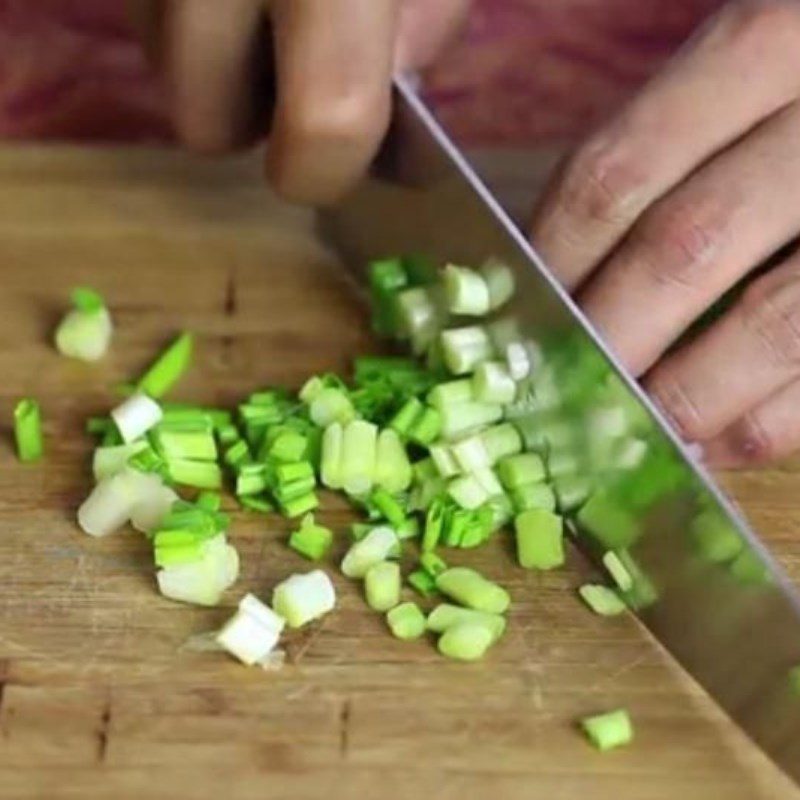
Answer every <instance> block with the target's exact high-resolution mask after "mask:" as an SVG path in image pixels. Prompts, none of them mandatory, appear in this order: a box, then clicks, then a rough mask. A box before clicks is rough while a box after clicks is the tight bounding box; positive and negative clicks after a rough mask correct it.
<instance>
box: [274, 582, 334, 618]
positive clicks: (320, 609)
mask: <svg viewBox="0 0 800 800" xmlns="http://www.w3.org/2000/svg"><path fill="white" fill-rule="evenodd" d="M335 605H336V591H335V589H334V588H333V583H331V579H330V578H329V577H328V576H327V575H326V574H325V573H324V572H323V571H322V570H320V569H317V570H314V571H313V572H309V573H307V574H305V575H292V576H291V577H290V578H287V579H286V580H285V581H283V582H282V583H279V584H278V585H277V586H276V587H275V590H274V591H273V593H272V608H273V609H274V610H275V613H276V614H278V615H279V616H281V617H283V618H284V619H285V620H286V624H287V625H288V626H289V627H290V628H299V627H300V626H302V625H305V624H306V623H307V622H311V621H312V620H315V619H318V618H319V617H321V616H323V615H325V614H327V613H328V612H329V611H332V610H333V607H334V606H335Z"/></svg>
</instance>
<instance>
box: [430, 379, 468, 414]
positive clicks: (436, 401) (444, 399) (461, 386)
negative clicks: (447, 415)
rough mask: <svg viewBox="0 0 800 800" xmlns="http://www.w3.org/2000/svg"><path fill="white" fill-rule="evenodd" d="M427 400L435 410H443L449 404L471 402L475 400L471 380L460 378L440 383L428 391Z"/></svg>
mask: <svg viewBox="0 0 800 800" xmlns="http://www.w3.org/2000/svg"><path fill="white" fill-rule="evenodd" d="M427 400H428V403H429V404H430V405H431V406H433V408H435V409H436V410H437V411H443V410H444V409H445V408H448V407H449V406H457V405H461V403H471V402H473V401H474V400H475V392H474V390H473V386H472V381H471V380H470V379H469V378H462V379H461V380H457V381H449V382H447V383H440V384H439V385H438V386H434V388H433V389H431V390H430V392H428V397H427Z"/></svg>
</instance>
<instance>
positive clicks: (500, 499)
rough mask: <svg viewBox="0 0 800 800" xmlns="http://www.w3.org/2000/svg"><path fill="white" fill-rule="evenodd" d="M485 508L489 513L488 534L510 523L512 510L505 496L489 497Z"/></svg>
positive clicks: (512, 514) (509, 501)
mask: <svg viewBox="0 0 800 800" xmlns="http://www.w3.org/2000/svg"><path fill="white" fill-rule="evenodd" d="M486 506H487V508H488V509H489V511H490V513H491V515H492V516H491V523H490V533H491V532H493V531H496V530H498V529H499V528H502V527H503V525H505V524H507V523H508V522H511V519H512V517H513V516H514V509H513V507H512V505H511V500H510V499H509V497H508V496H507V495H505V494H500V495H497V496H496V497H490V498H489V500H487V502H486Z"/></svg>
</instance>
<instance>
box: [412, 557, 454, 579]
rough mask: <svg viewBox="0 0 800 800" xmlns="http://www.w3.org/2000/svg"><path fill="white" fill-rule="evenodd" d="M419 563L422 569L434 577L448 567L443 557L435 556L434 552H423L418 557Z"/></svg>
mask: <svg viewBox="0 0 800 800" xmlns="http://www.w3.org/2000/svg"><path fill="white" fill-rule="evenodd" d="M419 563H420V566H421V567H422V569H424V570H425V572H427V573H428V575H430V576H431V577H432V578H435V577H436V576H437V575H439V574H441V573H442V572H444V571H445V570H447V568H448V567H447V564H446V563H445V561H444V559H443V558H440V557H439V556H437V555H436V553H423V554H422V555H421V556H420V558H419Z"/></svg>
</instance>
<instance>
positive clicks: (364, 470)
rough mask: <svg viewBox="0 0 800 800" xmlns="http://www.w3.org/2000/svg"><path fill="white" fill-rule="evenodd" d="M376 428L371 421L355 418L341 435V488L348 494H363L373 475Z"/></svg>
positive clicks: (369, 487)
mask: <svg viewBox="0 0 800 800" xmlns="http://www.w3.org/2000/svg"><path fill="white" fill-rule="evenodd" d="M377 444H378V428H377V427H376V426H375V425H373V424H372V423H371V422H365V421H364V420H360V419H356V420H353V421H352V422H350V423H349V424H348V425H347V427H346V428H345V429H344V434H343V436H342V461H341V476H342V488H343V489H344V490H345V492H347V493H348V494H352V495H361V494H365V493H366V492H368V491H369V490H370V489H371V488H372V483H373V481H374V477H375V456H376V452H377Z"/></svg>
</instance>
